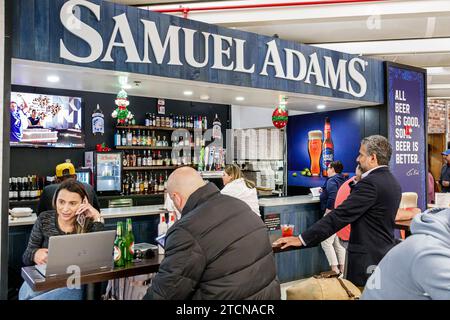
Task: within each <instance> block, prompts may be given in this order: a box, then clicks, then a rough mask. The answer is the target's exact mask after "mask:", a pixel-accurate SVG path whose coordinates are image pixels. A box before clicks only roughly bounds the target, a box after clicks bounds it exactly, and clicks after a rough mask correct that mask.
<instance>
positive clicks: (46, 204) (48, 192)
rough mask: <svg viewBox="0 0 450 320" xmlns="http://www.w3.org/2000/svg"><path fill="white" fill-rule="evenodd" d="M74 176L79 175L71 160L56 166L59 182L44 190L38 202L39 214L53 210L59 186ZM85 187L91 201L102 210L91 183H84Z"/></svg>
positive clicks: (96, 207)
mask: <svg viewBox="0 0 450 320" xmlns="http://www.w3.org/2000/svg"><path fill="white" fill-rule="evenodd" d="M69 178H73V179H76V178H77V175H76V173H75V167H74V165H73V164H72V163H71V162H70V160H66V162H65V163H60V164H58V165H57V166H56V179H57V183H54V184H51V185H49V186H46V187H45V188H44V190H43V191H42V195H41V198H40V200H39V204H38V210H37V215H38V216H39V214H40V213H41V212H44V211H48V210H53V209H54V208H53V196H54V195H55V192H56V190H57V189H58V186H59V185H60V184H61V182H63V181H64V180H66V179H69ZM83 185H84V188H85V189H86V193H87V194H88V197H89V199H88V200H89V203H90V204H91V205H92V206H93V207H94V208H95V209H97V210H98V211H100V204H99V202H98V199H97V195H96V193H95V191H94V189H93V188H92V186H91V185H90V184H87V183H84V182H83Z"/></svg>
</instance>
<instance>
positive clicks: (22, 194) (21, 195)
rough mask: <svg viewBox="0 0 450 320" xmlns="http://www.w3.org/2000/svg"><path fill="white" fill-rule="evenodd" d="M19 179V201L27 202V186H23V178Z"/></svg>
mask: <svg viewBox="0 0 450 320" xmlns="http://www.w3.org/2000/svg"><path fill="white" fill-rule="evenodd" d="M17 179H18V187H19V188H18V191H19V197H18V200H25V198H24V197H25V186H24V184H23V181H24V180H23V179H24V178H23V177H19V178H17Z"/></svg>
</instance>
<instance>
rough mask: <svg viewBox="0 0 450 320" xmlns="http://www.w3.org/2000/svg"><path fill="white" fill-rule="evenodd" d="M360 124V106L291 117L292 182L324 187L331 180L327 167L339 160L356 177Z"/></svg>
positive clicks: (291, 183)
mask: <svg viewBox="0 0 450 320" xmlns="http://www.w3.org/2000/svg"><path fill="white" fill-rule="evenodd" d="M360 123H361V119H360V112H359V110H358V109H348V110H340V111H332V112H321V113H311V114H302V115H298V116H292V117H289V122H288V125H287V141H288V148H287V149H288V161H287V163H288V185H289V186H299V187H309V188H312V187H321V186H322V185H323V184H324V182H325V181H326V179H327V177H326V176H325V175H326V169H325V168H326V167H327V165H328V164H329V163H330V162H331V161H336V160H339V161H341V162H342V164H343V165H344V173H346V174H348V175H349V176H350V177H351V176H353V175H354V173H355V168H356V166H357V163H356V158H357V157H358V152H359V146H360V142H361V134H360V131H361V129H360Z"/></svg>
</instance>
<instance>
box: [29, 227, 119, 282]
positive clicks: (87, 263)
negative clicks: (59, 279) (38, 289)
mask: <svg viewBox="0 0 450 320" xmlns="http://www.w3.org/2000/svg"><path fill="white" fill-rule="evenodd" d="M115 237H116V231H115V230H111V231H100V232H91V233H82V234H73V235H64V236H54V237H50V240H49V244H48V259H47V264H43V265H36V269H37V270H38V271H39V272H40V273H41V274H42V275H43V276H44V277H50V276H56V275H63V274H67V273H73V269H72V268H70V269H68V267H70V266H78V267H79V268H80V271H81V272H86V271H94V270H100V269H110V268H112V267H113V263H114V257H113V246H114V239H115Z"/></svg>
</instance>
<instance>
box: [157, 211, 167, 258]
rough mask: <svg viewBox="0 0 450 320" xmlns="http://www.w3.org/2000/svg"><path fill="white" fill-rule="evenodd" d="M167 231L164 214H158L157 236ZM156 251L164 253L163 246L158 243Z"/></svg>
mask: <svg viewBox="0 0 450 320" xmlns="http://www.w3.org/2000/svg"><path fill="white" fill-rule="evenodd" d="M166 232H167V223H166V214H165V213H160V214H159V224H158V236H161V235H163V234H165V233H166ZM158 253H159V254H164V248H163V247H161V246H160V245H159V244H158Z"/></svg>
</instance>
